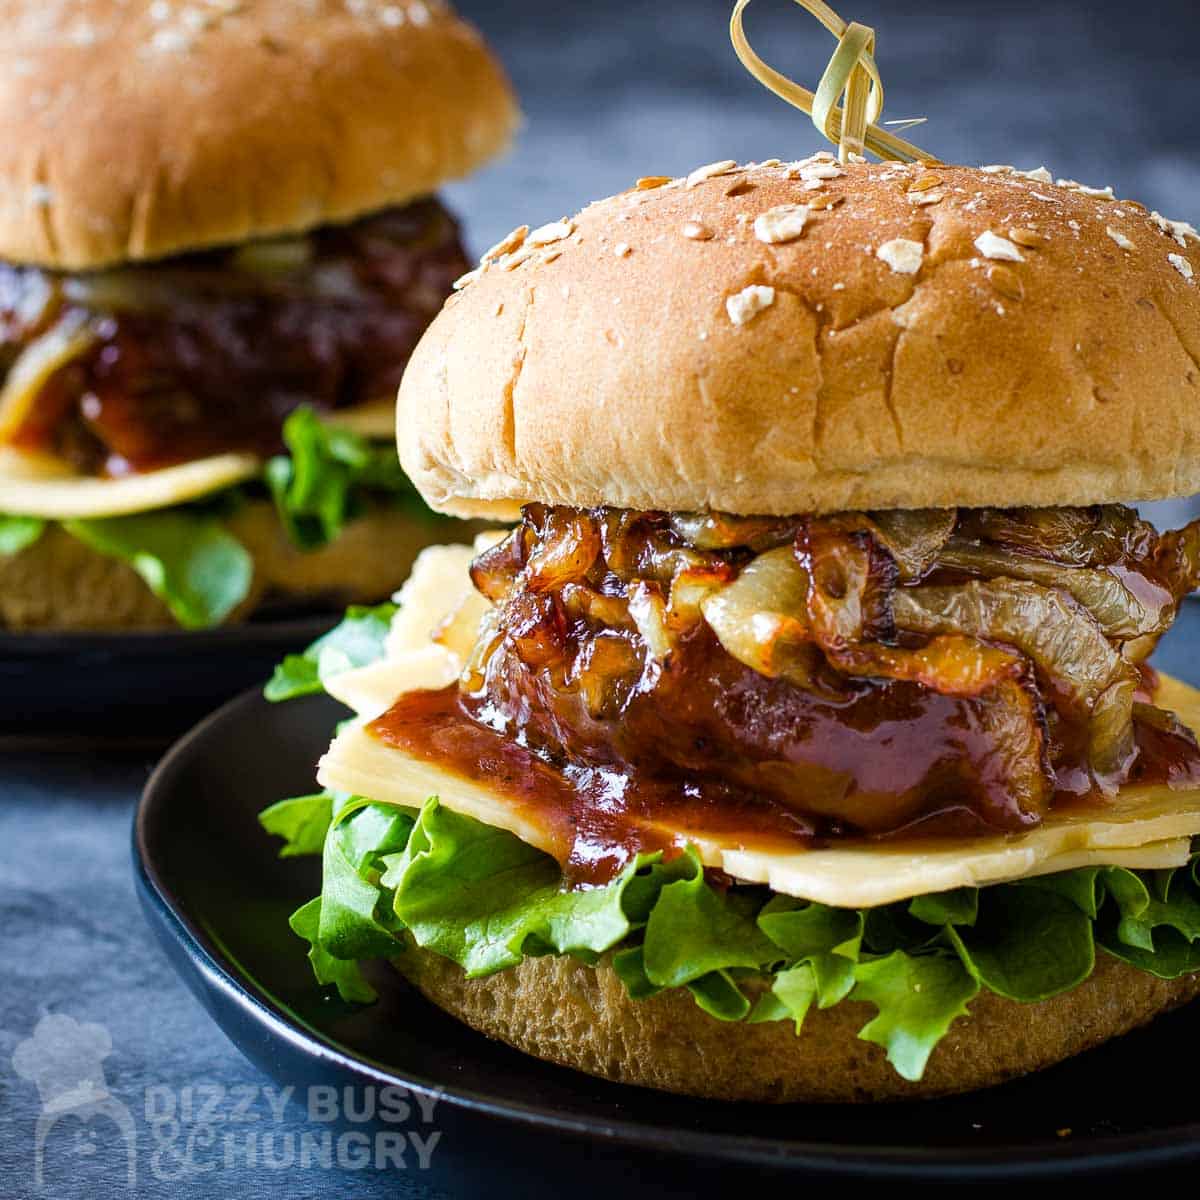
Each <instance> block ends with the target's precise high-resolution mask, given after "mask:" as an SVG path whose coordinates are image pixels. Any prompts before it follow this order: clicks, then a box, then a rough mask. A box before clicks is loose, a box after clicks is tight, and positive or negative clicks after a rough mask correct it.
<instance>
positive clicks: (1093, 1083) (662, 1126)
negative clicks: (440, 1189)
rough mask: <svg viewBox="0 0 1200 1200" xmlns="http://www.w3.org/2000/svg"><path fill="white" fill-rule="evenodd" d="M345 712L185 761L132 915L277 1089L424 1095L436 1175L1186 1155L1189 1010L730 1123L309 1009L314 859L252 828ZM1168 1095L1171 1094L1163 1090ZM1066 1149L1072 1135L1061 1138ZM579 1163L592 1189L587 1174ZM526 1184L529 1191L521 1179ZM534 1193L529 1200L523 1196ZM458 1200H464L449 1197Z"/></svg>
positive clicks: (405, 1012)
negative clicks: (393, 1090)
mask: <svg viewBox="0 0 1200 1200" xmlns="http://www.w3.org/2000/svg"><path fill="white" fill-rule="evenodd" d="M342 715H344V712H343V711H342V710H340V709H339V708H337V706H336V705H334V704H333V703H332V702H331V701H329V700H327V699H325V698H314V699H312V700H306V701H301V702H295V703H292V704H286V705H279V706H271V705H268V704H267V703H266V702H265V701H263V700H262V699H261V698H260V697H259V696H258V695H257V694H254V693H251V694H248V695H245V696H242V697H241V698H239V699H238V700H236V701H234V702H232V703H231V704H229V705H227V706H226V707H225V708H224V709H222V710H221V711H220V712H219V713H217V714H215V715H214V716H212V717H211V718H210V719H209V720H207V721H205V722H204V724H203V725H201V726H200V727H199V728H198V729H196V730H195V731H194V732H193V733H191V734H190V735H189V736H188V737H187V738H185V739H184V740H183V741H182V742H180V743H179V744H178V745H177V746H176V747H175V748H174V749H173V750H172V751H171V753H170V754H169V755H168V756H167V758H166V759H165V760H164V761H163V763H162V765H161V766H160V767H159V768H158V770H157V771H156V772H155V774H154V776H153V777H152V778H151V780H150V782H149V784H148V786H147V788H146V792H145V795H144V797H143V799H142V803H141V807H140V809H139V811H138V815H137V821H136V825H135V831H134V852H135V857H136V859H137V879H138V884H139V892H140V895H141V899H142V901H143V907H144V908H145V911H146V913H147V915H148V917H149V920H150V923H151V924H152V926H153V927H154V929H155V932H156V933H157V934H158V937H159V939H160V940H161V942H162V944H163V945H164V947H165V948H166V950H167V952H168V954H169V956H170V958H171V959H172V961H173V962H174V964H175V965H176V967H177V968H178V969H179V971H180V973H181V974H182V975H183V977H184V979H185V981H186V982H187V983H188V985H189V986H190V987H191V988H192V989H193V991H195V992H196V993H197V995H198V996H199V997H200V998H201V999H202V1001H203V1002H204V1004H205V1005H206V1007H207V1008H208V1009H209V1011H210V1012H211V1013H212V1015H213V1016H214V1017H215V1019H216V1020H217V1022H218V1023H219V1024H220V1025H221V1027H222V1028H223V1029H224V1030H225V1032H226V1033H227V1034H228V1035H229V1037H230V1038H231V1039H232V1040H233V1041H234V1042H235V1043H236V1044H237V1045H238V1046H239V1047H240V1048H241V1049H242V1050H243V1052H244V1053H245V1054H246V1055H247V1056H248V1057H249V1058H250V1059H252V1060H253V1061H254V1062H255V1063H257V1064H258V1065H259V1066H260V1067H261V1068H262V1069H263V1070H264V1071H266V1072H268V1073H269V1074H271V1075H273V1076H274V1077H275V1078H276V1079H278V1080H280V1081H281V1082H284V1083H293V1084H295V1083H300V1084H311V1083H317V1082H336V1083H342V1084H355V1083H357V1084H376V1085H380V1084H388V1083H391V1084H400V1085H403V1086H406V1087H409V1088H412V1089H415V1090H417V1091H420V1092H432V1093H440V1095H441V1097H442V1100H441V1104H442V1107H441V1108H440V1109H439V1110H438V1111H439V1113H440V1114H442V1117H443V1121H444V1124H443V1128H445V1127H446V1124H451V1123H452V1125H453V1128H454V1130H455V1132H454V1136H453V1137H452V1138H447V1139H446V1142H445V1144H446V1145H447V1146H451V1145H452V1146H454V1147H456V1153H455V1154H454V1155H453V1156H443V1157H442V1159H441V1160H440V1162H439V1160H438V1158H437V1157H436V1156H435V1159H434V1167H435V1169H440V1170H441V1171H443V1173H445V1172H447V1171H449V1172H451V1173H452V1174H453V1175H454V1176H455V1186H456V1187H460V1186H463V1183H464V1180H465V1181H466V1182H467V1184H468V1185H471V1186H482V1185H483V1184H486V1183H487V1182H488V1181H490V1182H491V1184H492V1185H493V1186H494V1184H495V1181H496V1178H497V1172H502V1173H504V1174H505V1175H506V1180H511V1181H513V1182H515V1183H518V1184H519V1185H520V1186H523V1187H525V1188H526V1189H532V1190H533V1191H534V1192H535V1193H536V1194H541V1192H543V1191H547V1192H552V1193H555V1194H559V1195H561V1194H562V1191H563V1190H564V1183H563V1180H564V1176H563V1174H562V1172H564V1171H565V1172H570V1174H569V1175H568V1176H566V1178H567V1179H569V1180H570V1183H569V1189H570V1191H571V1192H572V1193H573V1194H574V1195H576V1196H584V1195H592V1194H596V1195H602V1194H606V1195H607V1196H608V1197H609V1200H611V1197H612V1191H611V1189H612V1187H613V1186H614V1178H615V1177H622V1178H623V1182H622V1183H621V1184H620V1186H622V1187H623V1188H624V1189H625V1190H626V1191H629V1189H630V1188H634V1187H636V1188H638V1189H645V1190H646V1192H647V1194H649V1193H650V1192H651V1191H653V1192H654V1193H656V1194H658V1195H662V1194H695V1192H696V1191H697V1190H698V1189H701V1190H704V1191H708V1190H709V1187H710V1186H718V1185H721V1184H728V1183H730V1182H733V1181H734V1180H736V1179H739V1178H740V1179H741V1180H742V1185H743V1186H745V1181H746V1174H745V1172H746V1170H747V1168H752V1169H753V1170H754V1177H755V1179H756V1180H757V1179H759V1178H761V1177H762V1176H763V1174H764V1173H767V1174H772V1175H785V1176H786V1175H791V1176H798V1175H802V1174H805V1173H808V1174H823V1175H843V1176H845V1175H852V1176H860V1177H867V1176H874V1177H880V1176H883V1177H890V1178H908V1179H912V1178H915V1177H922V1178H941V1179H959V1180H962V1179H967V1178H975V1177H984V1178H989V1179H1000V1178H1012V1177H1031V1176H1045V1175H1065V1174H1068V1173H1070V1174H1078V1173H1080V1172H1084V1171H1086V1172H1100V1171H1103V1172H1106V1173H1110V1172H1113V1171H1118V1170H1123V1169H1135V1168H1136V1169H1139V1170H1144V1169H1146V1168H1147V1167H1151V1166H1162V1165H1166V1164H1180V1163H1183V1162H1186V1161H1190V1160H1194V1159H1196V1158H1197V1157H1200V1123H1198V1122H1197V1119H1196V1116H1197V1114H1196V1112H1195V1108H1194V1102H1193V1101H1192V1098H1191V1091H1192V1089H1191V1086H1190V1084H1189V1083H1188V1081H1190V1080H1192V1079H1194V1078H1195V1068H1196V1067H1197V1066H1198V1065H1200V1049H1198V1043H1200V1039H1198V1038H1197V1036H1196V1033H1197V1013H1196V1011H1195V1010H1192V1011H1183V1012H1179V1013H1175V1014H1172V1015H1170V1016H1167V1017H1164V1018H1162V1019H1161V1020H1160V1021H1158V1022H1157V1023H1155V1024H1154V1025H1153V1026H1152V1027H1151V1028H1149V1029H1146V1030H1143V1031H1141V1032H1138V1033H1135V1034H1131V1035H1129V1036H1128V1037H1126V1038H1123V1039H1120V1040H1118V1041H1116V1042H1113V1043H1110V1044H1109V1045H1108V1046H1106V1047H1104V1048H1103V1049H1101V1050H1098V1051H1093V1052H1092V1053H1090V1054H1086V1055H1083V1056H1081V1057H1080V1058H1078V1059H1075V1060H1074V1061H1072V1062H1070V1063H1067V1064H1064V1065H1063V1066H1060V1067H1058V1068H1055V1069H1054V1070H1051V1071H1047V1072H1044V1073H1042V1074H1040V1075H1038V1076H1034V1077H1031V1078H1028V1079H1025V1080H1021V1081H1018V1082H1016V1083H1012V1084H1008V1085H1005V1086H1004V1087H1002V1088H996V1089H993V1090H991V1091H988V1092H983V1093H977V1094H975V1095H973V1096H968V1097H964V1098H958V1099H951V1100H945V1101H935V1102H924V1103H920V1104H893V1105H881V1106H876V1107H857V1108H837V1107H815V1106H812V1107H802V1106H788V1107H768V1106H738V1105H726V1104H721V1103H713V1102H705V1101H695V1100H686V1099H681V1098H676V1097H671V1096H666V1095H661V1094H658V1093H654V1092H650V1091H645V1090H642V1089H639V1088H629V1087H622V1086H620V1085H616V1084H610V1083H605V1082H602V1081H599V1080H595V1079H591V1078H589V1077H586V1076H583V1075H579V1074H576V1073H574V1072H570V1071H566V1070H563V1069H561V1068H558V1067H554V1066H550V1065H547V1064H544V1063H540V1062H537V1061H535V1060H533V1059H530V1058H527V1057H525V1056H523V1055H520V1054H518V1053H516V1052H515V1051H512V1050H510V1049H508V1048H507V1047H504V1046H501V1045H498V1044H496V1043H493V1042H490V1041H488V1040H487V1039H485V1038H483V1037H482V1036H480V1035H478V1034H476V1033H474V1032H472V1031H470V1030H468V1029H466V1028H464V1027H463V1026H461V1025H459V1024H458V1023H457V1022H455V1021H454V1020H452V1019H451V1018H449V1017H447V1016H445V1015H444V1014H443V1013H441V1012H440V1011H438V1010H436V1009H435V1008H433V1007H432V1006H431V1005H429V1004H428V1003H427V1002H425V1001H424V1000H423V999H422V998H421V997H420V996H419V995H417V994H416V993H414V992H412V991H411V990H410V989H409V988H408V987H407V986H406V985H405V984H404V983H403V981H401V980H400V979H399V978H398V977H397V976H395V975H393V973H392V972H391V971H390V970H389V969H388V968H386V967H385V966H382V965H380V967H379V969H378V970H377V971H374V972H373V973H372V978H373V981H374V982H375V983H376V984H377V986H379V987H380V988H381V990H382V992H383V998H382V1000H381V1002H380V1003H379V1004H377V1005H375V1006H372V1007H367V1008H358V1009H352V1008H350V1007H348V1006H345V1005H343V1004H341V1003H340V1002H338V1001H336V1000H330V999H328V998H326V997H323V996H322V994H321V992H320V990H319V989H318V988H317V987H316V986H315V984H314V983H313V981H312V977H311V975H310V973H309V969H308V963H307V961H306V959H305V953H304V951H305V946H304V944H303V943H302V942H300V941H299V940H298V939H296V938H295V937H293V936H292V935H291V934H290V932H289V931H288V928H287V917H288V914H289V913H290V912H291V910H292V909H293V908H294V907H296V906H297V905H299V904H300V903H302V902H303V901H305V900H307V899H309V898H310V897H311V896H313V895H314V894H315V893H316V891H317V889H318V886H319V866H318V864H317V862H316V860H312V859H292V860H288V861H280V860H279V859H278V858H277V857H276V846H275V844H274V842H273V840H272V839H271V838H269V837H267V836H266V835H265V834H264V833H263V832H261V830H260V829H259V827H258V825H257V823H256V821H255V814H256V813H257V812H258V811H259V810H260V809H261V808H262V807H264V805H265V804H266V803H269V802H270V801H271V800H274V799H276V798H279V797H282V796H288V795H294V794H300V793H303V792H305V791H308V790H311V783H312V771H313V765H314V763H315V761H316V759H317V757H318V756H319V755H320V754H321V753H322V751H323V750H324V749H325V747H326V746H327V744H328V741H329V734H330V729H331V726H332V725H333V723H334V721H335V720H337V719H338V718H339V717H340V716H342ZM1172 1080H1174V1081H1177V1082H1179V1083H1180V1084H1182V1085H1184V1086H1172V1084H1171V1082H1170V1081H1172ZM1065 1130H1069V1131H1070V1132H1069V1135H1068V1134H1067V1133H1065V1132H1064V1133H1060V1131H1065ZM585 1159H586V1170H583V1171H581V1170H580V1168H581V1167H582V1166H583V1165H584V1163H585ZM522 1173H524V1175H522ZM539 1184H540V1185H541V1186H539ZM464 1194H473V1193H464Z"/></svg>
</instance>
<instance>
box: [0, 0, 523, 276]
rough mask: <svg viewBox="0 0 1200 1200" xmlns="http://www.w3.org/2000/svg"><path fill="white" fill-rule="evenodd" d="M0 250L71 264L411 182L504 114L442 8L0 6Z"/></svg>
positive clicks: (280, 217) (286, 2)
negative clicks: (1, 32)
mask: <svg viewBox="0 0 1200 1200" xmlns="http://www.w3.org/2000/svg"><path fill="white" fill-rule="evenodd" d="M0 25H2V26H3V28H4V39H3V42H2V43H0V258H4V259H7V260H9V261H12V262H19V263H34V264H38V265H41V266H47V267H57V268H62V269H65V270H71V271H78V270H84V269H88V268H95V267H101V266H106V265H110V264H114V263H119V262H122V261H126V260H131V259H150V258H158V257H163V256H166V255H171V254H175V253H179V252H182V251H185V250H192V249H198V248H201V247H204V246H211V245H218V244H224V243H233V242H240V241H243V240H248V239H251V238H261V237H266V236H271V235H275V234H284V233H294V232H300V231H303V230H306V229H310V228H313V227H315V226H317V225H321V224H326V223H331V222H344V221H349V220H352V219H354V218H356V217H358V216H361V215H363V214H365V213H368V212H371V211H374V210H376V209H380V208H384V207H387V206H389V205H396V204H402V203H405V202H406V201H408V200H411V199H412V198H414V197H416V196H421V195H425V194H428V193H429V192H431V191H432V190H433V189H435V188H436V187H437V186H438V185H439V184H441V183H442V182H444V181H445V180H447V179H452V178H455V177H457V176H460V175H464V174H466V173H468V172H469V171H471V170H473V169H474V168H476V167H478V166H479V165H480V164H481V163H483V162H484V161H485V160H486V159H488V158H490V157H492V156H493V155H494V154H496V153H497V152H498V151H499V150H501V149H502V148H503V147H504V146H505V145H506V144H507V142H508V140H509V138H510V137H511V135H512V133H513V130H514V128H515V125H516V122H517V118H518V113H517V110H516V106H515V103H514V100H513V96H512V93H511V91H510V88H509V85H508V82H507V80H506V79H505V77H504V74H503V72H502V71H501V69H500V67H499V66H498V64H497V63H496V61H495V60H494V59H493V58H492V56H491V55H490V54H489V52H488V50H487V48H486V47H485V46H484V45H483V43H482V41H481V40H480V38H479V36H478V35H477V34H476V32H475V31H474V30H473V29H472V28H471V27H469V26H468V25H466V24H465V23H464V22H463V21H461V20H460V19H459V18H458V17H457V16H456V15H455V14H454V12H453V10H452V9H451V8H450V7H449V6H448V5H447V4H445V3H443V2H442V0H304V2H303V3H301V2H299V0H196V2H195V3H190V4H183V3H178V2H175V0H158V2H156V3H138V4H128V3H125V2H124V0H80V2H77V3H73V4H69V5H68V4H63V3H57V2H55V3H47V2H46V0H0Z"/></svg>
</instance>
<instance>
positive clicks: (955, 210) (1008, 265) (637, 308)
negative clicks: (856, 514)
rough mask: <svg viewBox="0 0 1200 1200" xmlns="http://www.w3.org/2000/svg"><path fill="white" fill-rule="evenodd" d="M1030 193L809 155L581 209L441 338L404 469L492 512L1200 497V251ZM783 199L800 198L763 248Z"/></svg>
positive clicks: (406, 405) (1047, 192)
mask: <svg viewBox="0 0 1200 1200" xmlns="http://www.w3.org/2000/svg"><path fill="white" fill-rule="evenodd" d="M701 174H703V172H702V173H701ZM1041 174H1042V173H1041V172H1038V173H1037V177H1030V176H1027V175H1024V174H1021V173H1018V172H1014V171H1011V169H1009V170H1005V171H1003V172H997V171H984V170H979V169H974V168H966V167H940V166H939V167H934V168H929V167H924V166H920V167H917V166H914V167H907V168H906V167H901V166H898V165H896V164H883V165H867V164H857V165H856V164H850V165H848V166H845V167H839V166H837V165H836V164H831V163H816V164H814V163H812V162H810V163H809V164H808V165H807V166H804V165H799V164H797V165H792V166H791V167H790V168H789V166H788V165H787V164H784V165H781V166H774V165H766V166H758V167H752V168H745V169H739V170H736V171H730V172H728V173H725V174H719V175H715V176H712V177H709V178H706V179H701V180H697V181H696V182H694V183H693V184H692V185H691V186H689V184H688V183H687V182H684V181H672V182H671V183H669V184H667V185H666V186H660V187H655V188H646V189H644V190H634V191H631V192H628V193H625V194H624V195H620V196H616V197H613V198H610V199H608V200H602V201H600V202H598V203H596V204H593V205H591V206H590V207H589V208H587V209H585V210H584V211H583V213H581V214H580V215H579V216H578V217H577V218H576V219H575V220H574V221H573V222H571V223H569V228H570V232H569V233H568V234H566V235H565V236H561V237H558V238H557V240H554V241H552V242H549V243H545V242H544V237H545V235H543V238H540V239H539V238H534V237H532V236H531V237H530V238H529V239H527V240H526V242H525V244H524V245H523V246H521V247H520V248H519V249H517V250H516V252H515V253H514V254H510V255H508V256H505V257H500V258H499V259H498V260H497V261H495V262H494V263H493V264H492V265H490V266H489V267H488V268H487V269H486V270H484V271H483V272H482V273H481V274H480V275H479V276H478V277H477V278H475V279H474V280H473V281H472V282H470V283H468V284H467V286H466V287H465V288H464V289H463V290H462V291H461V292H460V293H459V294H458V295H457V296H456V297H454V298H452V299H451V300H450V302H449V303H448V304H447V306H446V308H445V310H444V311H443V312H442V314H441V315H440V316H439V317H438V319H437V320H436V321H435V322H434V324H433V325H432V327H431V328H430V330H429V331H428V333H427V334H426V336H425V338H424V340H423V341H422V342H421V344H420V346H419V347H418V348H417V351H416V353H415V354H414V356H413V358H412V360H411V363H410V366H409V368H408V372H407V374H406V375H405V378H404V382H403V384H402V386H401V390H400V417H399V441H400V447H401V459H402V461H403V463H404V466H405V468H406V469H407V471H408V472H409V474H410V475H411V476H412V477H413V479H414V480H415V482H416V483H417V485H418V487H419V488H420V489H421V491H422V493H423V494H424V496H425V498H426V499H427V500H428V501H429V502H430V503H431V504H433V506H434V507H436V508H441V509H443V510H445V511H447V512H456V513H470V514H478V515H493V516H503V515H509V514H511V512H512V511H513V510H514V509H515V508H516V507H517V506H518V505H520V504H521V503H523V502H526V501H530V500H544V501H548V502H551V503H560V504H570V505H583V506H590V505H597V504H609V505H615V506H620V507H629V508H636V509H671V510H692V509H706V508H707V509H717V510H726V511H730V512H736V513H748V514H751V513H752V514H787V513H795V512H806V511H812V512H830V511H838V510H844V509H857V508H913V507H923V506H934V507H937V506H950V505H963V506H974V505H988V504H1001V505H1052V504H1054V505H1057V504H1088V503H1095V502H1103V501H1116V500H1134V499H1151V498H1158V497H1165V496H1170V495H1178V494H1184V493H1188V492H1194V491H1197V490H1200V240H1198V239H1197V238H1196V236H1195V235H1194V234H1193V233H1191V232H1189V231H1188V230H1187V229H1186V228H1185V227H1183V226H1181V225H1174V224H1172V223H1170V222H1166V221H1163V220H1162V219H1161V218H1158V219H1157V220H1156V219H1155V218H1154V217H1152V216H1151V215H1150V214H1148V213H1146V211H1145V210H1144V209H1143V208H1141V206H1139V205H1136V204H1132V203H1127V202H1121V201H1113V200H1110V199H1104V198H1101V197H1099V196H1097V195H1093V194H1089V193H1088V192H1085V191H1083V190H1080V189H1079V188H1078V187H1077V186H1075V187H1068V186H1058V185H1056V184H1054V183H1051V182H1046V181H1045V180H1044V179H1043V178H1041ZM821 176H828V177H827V178H821ZM693 178H695V177H693ZM931 200H932V201H933V202H932V203H930V202H929V201H931ZM825 204H830V205H832V207H829V208H825V209H822V210H820V211H818V210H817V209H816V207H815V206H817V205H825ZM782 205H808V206H811V207H810V210H809V212H808V215H807V220H806V222H805V223H804V226H803V230H802V232H799V234H798V236H795V237H794V238H792V239H791V240H786V241H777V240H770V239H772V238H776V237H780V236H787V235H788V233H789V230H788V229H787V224H788V222H787V221H781V220H780V219H779V218H780V214H774V215H773V216H768V217H766V218H764V219H763V220H761V221H756V219H757V218H762V217H763V214H767V213H769V212H770V210H772V209H775V208H777V207H779V206H782ZM793 221H794V214H793ZM1013 231H1016V232H1015V233H1014V232H1013ZM555 232H561V231H551V236H553V234H554V233H555ZM793 232H794V224H793ZM988 234H993V235H995V238H997V239H1003V244H1001V243H1000V242H998V241H996V240H995V239H994V238H991V237H987V236H984V238H983V241H982V242H981V243H980V244H979V245H977V244H976V241H977V239H979V238H980V237H981V235H988ZM764 237H765V238H767V239H768V240H764ZM897 239H903V240H904V241H906V242H913V243H917V245H915V246H905V245H903V244H896V242H897ZM514 240H516V239H514ZM535 241H543V244H542V245H538V246H532V247H531V243H532V242H535ZM881 255H882V257H881ZM1016 255H1019V256H1020V259H1021V261H1015V256H1016ZM1001 256H1003V257H1001ZM889 260H890V261H889ZM906 268H908V269H911V271H912V273H908V272H907V270H906ZM747 288H764V289H773V291H771V292H765V291H759V292H744V289H747ZM739 297H740V298H739ZM764 302H765V303H766V307H762V308H761V310H760V311H757V313H755V312H754V311H753V310H754V307H755V305H756V303H757V304H762V303H764ZM727 303H731V304H732V306H733V309H734V315H733V316H731V314H730V311H729V309H728V308H727ZM734 316H736V317H737V318H738V319H739V320H744V323H737V321H735V319H734Z"/></svg>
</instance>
